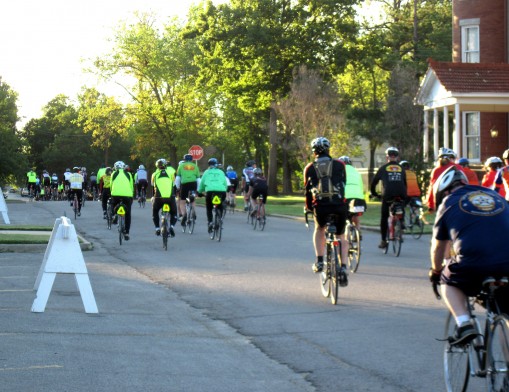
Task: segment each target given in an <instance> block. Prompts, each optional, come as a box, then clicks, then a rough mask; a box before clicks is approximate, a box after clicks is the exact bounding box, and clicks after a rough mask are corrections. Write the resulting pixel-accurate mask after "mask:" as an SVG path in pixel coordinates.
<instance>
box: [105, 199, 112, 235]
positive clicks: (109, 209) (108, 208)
mask: <svg viewBox="0 0 509 392" xmlns="http://www.w3.org/2000/svg"><path fill="white" fill-rule="evenodd" d="M112 221H113V203H112V201H111V197H110V198H109V199H108V201H107V202H106V227H107V228H108V230H111V222H112Z"/></svg>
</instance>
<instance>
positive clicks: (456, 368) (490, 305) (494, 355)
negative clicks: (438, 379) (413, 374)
mask: <svg viewBox="0 0 509 392" xmlns="http://www.w3.org/2000/svg"><path fill="white" fill-rule="evenodd" d="M507 286H508V278H507V277H503V278H501V279H495V278H493V277H489V278H487V279H485V280H484V282H483V284H482V287H483V288H482V290H481V292H480V293H479V294H478V295H477V296H476V297H471V298H469V300H468V301H469V302H468V304H469V306H468V309H469V312H470V316H471V319H472V320H473V325H474V326H475V328H476V330H477V336H476V337H475V338H474V339H473V340H472V341H470V342H468V343H466V344H453V343H452V342H453V340H454V339H453V338H452V336H453V334H454V331H455V329H456V322H455V320H454V317H453V316H452V314H451V313H449V315H448V316H447V319H446V324H445V336H444V339H443V340H444V341H445V347H444V378H445V385H446V388H447V391H448V392H457V391H458V392H464V391H466V390H467V386H468V382H469V379H470V378H471V377H479V378H484V379H485V380H486V387H487V390H488V391H490V392H502V391H509V373H508V372H509V370H508V367H509V317H508V316H507V315H506V314H504V313H502V312H501V311H500V307H499V305H498V303H497V298H498V295H497V291H498V290H500V289H501V288H504V290H502V291H505V292H504V293H500V294H499V295H507ZM433 290H434V292H435V295H436V296H437V298H438V299H440V295H439V294H438V290H437V285H436V284H434V285H433ZM476 304H479V305H482V307H484V308H485V309H484V311H481V310H479V311H477V312H476V310H475V306H474V305H476ZM479 319H481V321H479Z"/></svg>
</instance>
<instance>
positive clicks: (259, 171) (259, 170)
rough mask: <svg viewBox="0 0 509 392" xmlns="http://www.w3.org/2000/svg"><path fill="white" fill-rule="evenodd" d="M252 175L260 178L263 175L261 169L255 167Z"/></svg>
mask: <svg viewBox="0 0 509 392" xmlns="http://www.w3.org/2000/svg"><path fill="white" fill-rule="evenodd" d="M253 174H254V175H255V176H261V175H262V174H263V172H262V169H260V168H259V167H257V168H256V169H254V170H253Z"/></svg>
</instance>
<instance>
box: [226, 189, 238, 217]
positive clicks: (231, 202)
mask: <svg viewBox="0 0 509 392" xmlns="http://www.w3.org/2000/svg"><path fill="white" fill-rule="evenodd" d="M235 204H236V199H235V193H233V192H232V191H231V190H230V191H228V193H227V194H226V205H227V207H228V211H229V212H230V213H231V214H233V213H235Z"/></svg>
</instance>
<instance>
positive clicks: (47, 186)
mask: <svg viewBox="0 0 509 392" xmlns="http://www.w3.org/2000/svg"><path fill="white" fill-rule="evenodd" d="M41 180H42V186H43V187H44V196H45V197H46V198H48V197H49V196H50V195H51V177H50V175H49V173H48V171H47V170H43V171H42V178H41Z"/></svg>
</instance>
